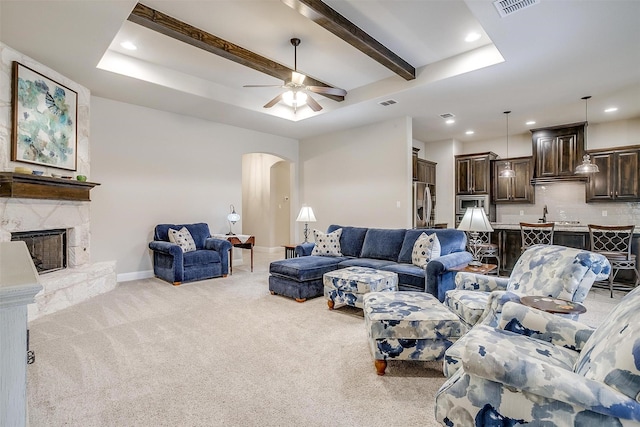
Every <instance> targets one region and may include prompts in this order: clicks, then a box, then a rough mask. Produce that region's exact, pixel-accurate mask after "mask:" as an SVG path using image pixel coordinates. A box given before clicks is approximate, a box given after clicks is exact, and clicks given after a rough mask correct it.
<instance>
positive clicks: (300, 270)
mask: <svg viewBox="0 0 640 427" xmlns="http://www.w3.org/2000/svg"><path fill="white" fill-rule="evenodd" d="M338 228H342V235H341V236H340V248H341V252H342V255H343V256H341V257H328V256H316V255H311V252H312V250H313V247H314V245H315V244H314V243H303V244H300V245H298V246H296V249H295V251H296V258H290V259H285V260H279V261H274V262H272V263H271V265H270V266H269V273H270V276H269V290H270V291H271V293H272V294H277V295H285V296H288V297H291V298H295V299H296V300H297V301H300V302H301V301H305V300H306V299H307V298H313V297H317V296H320V295H322V294H323V284H322V275H323V274H324V273H327V272H329V271H333V270H337V269H339V268H346V267H353V266H357V267H369V268H375V269H377V270H384V271H392V272H394V273H397V274H398V288H399V290H401V291H421V292H428V293H430V294H431V295H433V296H435V297H437V298H438V299H439V300H440V301H444V295H445V293H446V292H447V291H448V290H450V289H454V287H455V283H454V277H455V271H450V270H449V269H450V268H452V267H456V266H460V265H464V264H467V263H469V262H470V261H471V260H472V256H471V254H470V253H469V252H467V251H465V245H466V242H467V237H466V235H465V233H464V232H462V231H459V230H455V229H379V228H362V227H345V226H340V225H331V226H329V228H328V230H327V233H331V232H333V231H335V230H337V229H338ZM423 232H425V233H427V234H432V233H436V235H437V236H438V240H439V241H440V245H441V247H442V251H441V256H440V257H439V258H436V259H433V260H431V261H429V263H427V266H426V268H424V269H423V268H420V267H417V266H415V265H413V264H412V262H411V253H412V251H413V245H414V243H415V241H416V239H417V238H418V237H419V236H420V235H421V234H422V233H423Z"/></svg>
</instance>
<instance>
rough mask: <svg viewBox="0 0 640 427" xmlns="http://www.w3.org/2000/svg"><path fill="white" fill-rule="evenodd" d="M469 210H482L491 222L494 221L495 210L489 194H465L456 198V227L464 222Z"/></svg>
mask: <svg viewBox="0 0 640 427" xmlns="http://www.w3.org/2000/svg"><path fill="white" fill-rule="evenodd" d="M467 208H482V209H484V213H486V214H487V217H489V220H493V219H492V217H493V215H492V213H493V209H492V205H491V200H490V199H489V195H488V194H473V195H471V194H463V195H458V196H456V227H457V226H458V224H460V221H462V217H463V216H464V213H465V212H466V210H467Z"/></svg>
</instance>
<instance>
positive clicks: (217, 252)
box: [149, 223, 231, 286]
mask: <svg viewBox="0 0 640 427" xmlns="http://www.w3.org/2000/svg"><path fill="white" fill-rule="evenodd" d="M182 227H186V228H187V230H189V233H190V234H191V237H193V241H194V243H195V245H196V250H195V251H191V252H182V249H181V248H180V246H178V245H177V244H175V243H171V242H170V241H169V228H173V229H174V230H180V229H181V228H182ZM149 249H151V250H152V251H153V273H154V274H155V275H156V277H159V278H160V279H162V280H166V281H167V282H169V283H172V284H174V285H175V286H178V285H180V283H182V282H193V281H196V280H204V279H211V278H213V277H225V276H226V275H227V274H228V273H229V251H230V250H231V243H229V242H228V241H227V240H222V239H214V238H212V237H211V233H210V232H209V226H208V225H207V224H205V223H196V224H158V225H157V226H156V228H155V230H154V233H153V242H150V243H149Z"/></svg>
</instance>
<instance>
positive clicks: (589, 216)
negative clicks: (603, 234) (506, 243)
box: [496, 182, 640, 226]
mask: <svg viewBox="0 0 640 427" xmlns="http://www.w3.org/2000/svg"><path fill="white" fill-rule="evenodd" d="M585 190H586V189H585V184H584V183H582V182H558V183H552V184H546V185H536V186H535V192H536V203H535V204H534V205H530V204H514V205H506V204H499V205H496V207H497V209H496V222H498V223H503V224H517V223H519V222H537V221H538V219H539V218H542V210H543V208H544V206H545V205H546V206H547V209H548V211H549V213H548V214H547V221H579V222H580V224H583V225H587V224H601V225H630V224H634V225H636V226H640V202H633V203H632V202H628V203H585Z"/></svg>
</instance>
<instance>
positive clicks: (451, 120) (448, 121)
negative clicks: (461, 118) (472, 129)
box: [445, 119, 456, 125]
mask: <svg viewBox="0 0 640 427" xmlns="http://www.w3.org/2000/svg"><path fill="white" fill-rule="evenodd" d="M455 122H456V121H455V120H453V119H449V120H447V121H446V122H445V123H446V124H448V125H452V124H454V123H455Z"/></svg>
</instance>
